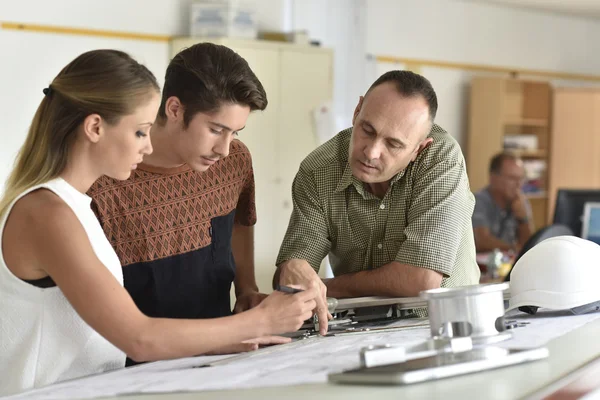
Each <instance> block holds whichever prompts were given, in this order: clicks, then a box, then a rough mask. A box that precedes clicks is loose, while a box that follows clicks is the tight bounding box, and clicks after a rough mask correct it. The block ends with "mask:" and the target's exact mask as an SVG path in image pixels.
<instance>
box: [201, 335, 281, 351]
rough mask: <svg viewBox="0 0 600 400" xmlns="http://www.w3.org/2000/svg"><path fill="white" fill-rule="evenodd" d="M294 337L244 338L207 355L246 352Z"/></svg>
mask: <svg viewBox="0 0 600 400" xmlns="http://www.w3.org/2000/svg"><path fill="white" fill-rule="evenodd" d="M291 341H292V339H290V338H287V337H283V336H263V337H259V338H255V339H250V340H244V341H243V342H242V343H236V344H232V345H229V346H225V347H222V348H220V349H217V350H214V351H211V352H210V353H206V354H207V355H217V354H233V353H245V352H248V351H254V350H258V348H259V347H260V346H272V345H275V344H284V343H289V342H291Z"/></svg>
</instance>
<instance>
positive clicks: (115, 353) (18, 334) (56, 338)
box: [0, 178, 125, 396]
mask: <svg viewBox="0 0 600 400" xmlns="http://www.w3.org/2000/svg"><path fill="white" fill-rule="evenodd" d="M41 187H43V188H47V189H49V190H51V191H53V192H54V193H56V194H57V195H58V196H59V197H60V198H61V199H62V200H63V201H64V202H65V203H67V204H68V205H69V207H71V209H72V210H73V212H74V213H75V215H76V216H77V218H78V219H79V222H81V225H83V228H84V229H85V232H86V233H87V236H88V238H89V240H90V243H91V244H92V247H93V249H94V252H95V253H96V256H98V258H99V259H100V261H102V263H103V264H104V265H105V266H106V268H108V269H109V270H110V272H112V274H113V275H114V276H115V277H116V278H117V280H118V281H119V282H120V283H121V285H122V284H123V272H122V270H121V263H120V262H119V258H118V257H117V255H116V253H115V251H114V250H113V248H112V246H111V245H110V243H109V242H108V240H107V239H106V236H105V235H104V231H103V230H102V227H101V226H100V224H99V223H98V220H97V219H96V216H95V215H94V213H93V211H92V209H91V207H90V204H91V198H90V197H89V196H87V195H85V194H83V193H81V192H79V191H78V190H77V189H75V188H74V187H73V186H71V185H69V184H68V183H67V182H66V181H65V180H64V179H62V178H57V179H54V180H52V181H50V182H47V183H44V184H42V185H39V186H36V187H33V188H31V189H29V190H27V191H26V192H24V193H22V194H21V195H20V196H19V197H18V198H17V199H16V200H15V201H14V202H13V203H12V204H11V205H10V207H9V209H8V211H7V212H6V214H5V215H4V217H3V218H2V219H1V220H0V238H2V236H3V232H4V227H5V225H6V220H7V218H8V214H9V213H10V210H11V209H12V207H13V205H14V204H15V203H16V201H17V200H18V199H20V198H21V197H23V196H25V195H26V194H27V193H29V192H31V191H33V190H36V189H39V188H41ZM124 366H125V354H124V353H123V352H122V351H120V350H119V349H118V348H116V347H115V346H113V345H112V344H111V343H110V342H108V341H107V340H106V339H104V338H103V337H102V336H100V334H98V333H97V332H96V331H94V330H93V329H92V328H91V327H90V326H89V325H87V324H86V323H85V322H84V321H83V320H82V319H81V317H80V316H79V315H78V314H77V312H75V310H74V309H73V307H72V306H71V304H70V303H69V302H68V301H67V299H66V298H65V296H64V295H63V293H62V291H61V290H60V289H59V288H58V287H51V288H39V287H36V286H33V285H31V284H29V283H27V282H24V281H22V280H21V279H19V278H17V277H16V276H15V275H13V274H12V272H11V271H10V270H9V269H8V268H7V266H6V263H5V261H4V255H3V254H2V246H0V396H3V395H8V394H12V393H16V392H20V391H23V390H26V389H32V388H37V387H40V386H44V385H48V384H51V383H55V382H59V381H62V380H66V379H72V378H77V377H81V376H85V375H90V374H95V373H100V372H104V371H107V370H111V369H116V368H121V367H124Z"/></svg>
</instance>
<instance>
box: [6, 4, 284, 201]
mask: <svg viewBox="0 0 600 400" xmlns="http://www.w3.org/2000/svg"><path fill="white" fill-rule="evenodd" d="M192 1H193V0H102V1H92V0H29V1H21V2H19V1H5V0H2V1H0V21H2V22H20V23H30V24H43V25H56V26H63V27H75V28H87V29H103V30H113V31H123V32H133V33H150V34H159V35H187V32H188V31H189V16H188V9H189V5H190V3H192ZM246 2H247V3H249V4H255V6H256V10H257V13H256V16H257V20H258V24H259V27H260V28H261V29H264V30H288V29H290V27H289V26H290V23H291V22H290V15H291V11H290V10H291V9H290V7H291V3H290V0H249V1H246ZM97 48H115V49H119V50H123V51H126V52H128V53H130V54H131V55H132V56H134V57H135V58H136V59H137V60H138V61H140V62H142V63H144V64H145V65H146V66H148V67H149V68H150V70H151V71H152V72H153V73H154V74H155V75H156V77H157V78H158V80H159V82H160V83H161V85H162V82H163V76H164V72H165V69H166V67H167V65H168V62H169V45H168V43H167V42H149V41H141V40H122V39H109V38H100V37H91V36H74V35H60V34H45V33H32V32H25V31H11V30H1V29H0V49H1V52H2V56H1V60H2V61H1V62H0V192H1V191H2V188H3V187H4V182H5V180H6V177H7V175H8V173H9V171H10V169H11V168H12V165H13V162H14V158H15V155H16V153H17V151H18V149H19V148H20V146H21V144H22V143H23V141H24V139H25V136H26V134H27V129H28V126H29V123H30V121H31V118H32V117H33V114H34V113H35V110H36V108H37V106H38V105H39V102H40V101H41V98H42V89H43V88H44V87H46V86H47V85H48V83H49V82H50V81H51V80H52V79H53V78H54V76H56V74H57V73H58V72H59V71H60V69H61V68H62V67H63V66H64V65H66V64H67V63H68V62H69V61H71V60H72V59H73V58H75V57H76V56H77V55H79V54H81V53H82V52H84V51H87V50H92V49H97Z"/></svg>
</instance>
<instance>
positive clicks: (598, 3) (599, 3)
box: [470, 0, 600, 18]
mask: <svg viewBox="0 0 600 400" xmlns="http://www.w3.org/2000/svg"><path fill="white" fill-rule="evenodd" d="M470 1H473V2H479V3H495V4H498V5H506V6H510V7H524V8H529V9H535V10H542V11H547V12H555V13H560V14H571V15H577V16H581V17H589V18H600V0H470Z"/></svg>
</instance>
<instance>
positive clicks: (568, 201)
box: [552, 189, 600, 237]
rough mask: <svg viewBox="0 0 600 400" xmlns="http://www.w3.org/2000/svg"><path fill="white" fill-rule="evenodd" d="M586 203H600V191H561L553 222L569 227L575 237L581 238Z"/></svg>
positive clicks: (557, 198)
mask: <svg viewBox="0 0 600 400" xmlns="http://www.w3.org/2000/svg"><path fill="white" fill-rule="evenodd" d="M586 203H600V190H585V189H583V190H582V189H560V190H559V191H558V195H557V196H556V207H555V208H554V220H553V221H552V222H553V223H555V224H562V225H566V226H568V227H569V228H571V230H572V231H573V234H574V235H575V236H579V237H581V234H582V225H583V212H584V208H585V204H586Z"/></svg>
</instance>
